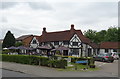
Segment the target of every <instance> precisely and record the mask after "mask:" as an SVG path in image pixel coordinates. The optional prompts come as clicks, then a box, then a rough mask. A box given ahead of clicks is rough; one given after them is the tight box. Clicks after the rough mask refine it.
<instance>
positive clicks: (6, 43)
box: [2, 31, 15, 48]
mask: <svg viewBox="0 0 120 79" xmlns="http://www.w3.org/2000/svg"><path fill="white" fill-rule="evenodd" d="M11 46H15V37H14V35H13V34H12V33H11V32H10V31H8V32H7V33H6V36H5V38H4V40H3V44H2V48H5V47H7V48H8V47H11Z"/></svg>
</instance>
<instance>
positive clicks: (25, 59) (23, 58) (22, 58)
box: [2, 54, 48, 66]
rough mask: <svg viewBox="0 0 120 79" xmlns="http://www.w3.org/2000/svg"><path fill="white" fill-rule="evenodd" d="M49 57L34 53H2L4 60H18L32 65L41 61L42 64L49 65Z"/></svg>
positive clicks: (17, 61)
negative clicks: (47, 62) (34, 54)
mask: <svg viewBox="0 0 120 79" xmlns="http://www.w3.org/2000/svg"><path fill="white" fill-rule="evenodd" d="M47 60H48V58H47V57H40V56H33V55H7V54H2V61H8V62H16V63H21V64H31V65H39V61H40V62H41V65H43V66H47V64H46V61H47Z"/></svg>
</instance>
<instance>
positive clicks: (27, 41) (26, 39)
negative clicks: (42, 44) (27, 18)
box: [17, 35, 40, 47]
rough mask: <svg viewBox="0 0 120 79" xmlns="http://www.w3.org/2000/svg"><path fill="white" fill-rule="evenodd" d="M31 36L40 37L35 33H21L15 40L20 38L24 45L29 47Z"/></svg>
mask: <svg viewBox="0 0 120 79" xmlns="http://www.w3.org/2000/svg"><path fill="white" fill-rule="evenodd" d="M33 37H36V39H39V38H40V37H39V36H37V35H23V36H20V37H19V38H17V40H21V41H22V42H23V43H24V46H26V47H29V45H30V42H31V41H32V39H33Z"/></svg>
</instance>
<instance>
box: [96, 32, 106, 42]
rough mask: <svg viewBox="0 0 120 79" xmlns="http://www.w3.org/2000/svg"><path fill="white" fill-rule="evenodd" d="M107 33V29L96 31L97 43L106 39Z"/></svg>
mask: <svg viewBox="0 0 120 79" xmlns="http://www.w3.org/2000/svg"><path fill="white" fill-rule="evenodd" d="M106 33H107V31H106V30H101V31H100V32H97V33H96V38H97V39H96V43H100V42H103V41H105V39H106V38H105V37H106Z"/></svg>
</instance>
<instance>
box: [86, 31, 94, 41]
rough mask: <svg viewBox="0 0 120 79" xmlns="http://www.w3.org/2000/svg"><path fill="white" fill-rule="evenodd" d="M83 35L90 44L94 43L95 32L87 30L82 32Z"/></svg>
mask: <svg viewBox="0 0 120 79" xmlns="http://www.w3.org/2000/svg"><path fill="white" fill-rule="evenodd" d="M84 35H85V36H86V37H87V38H89V39H90V40H91V41H92V42H96V31H94V30H91V29H89V30H87V31H85V32H84Z"/></svg>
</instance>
